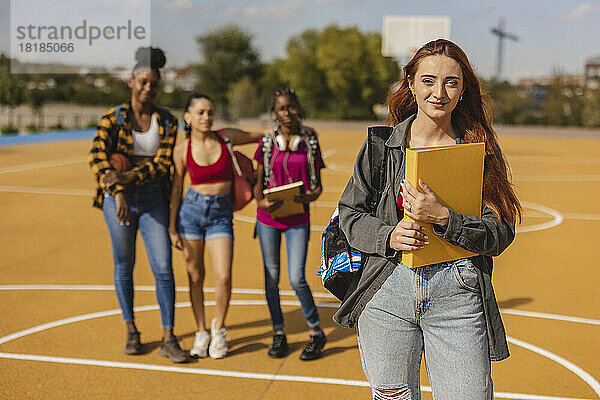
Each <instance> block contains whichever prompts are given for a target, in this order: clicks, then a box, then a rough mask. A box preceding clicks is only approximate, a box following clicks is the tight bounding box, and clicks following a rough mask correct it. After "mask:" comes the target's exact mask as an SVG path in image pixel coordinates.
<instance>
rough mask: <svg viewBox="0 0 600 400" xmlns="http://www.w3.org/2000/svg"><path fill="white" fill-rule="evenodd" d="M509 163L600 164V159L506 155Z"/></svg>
mask: <svg viewBox="0 0 600 400" xmlns="http://www.w3.org/2000/svg"><path fill="white" fill-rule="evenodd" d="M506 156H507V157H508V159H509V161H511V162H512V161H526V162H532V161H533V162H543V163H556V164H565V163H569V164H586V165H589V164H600V159H599V158H596V157H577V158H574V157H573V158H569V157H560V156H525V155H510V154H507V155H506Z"/></svg>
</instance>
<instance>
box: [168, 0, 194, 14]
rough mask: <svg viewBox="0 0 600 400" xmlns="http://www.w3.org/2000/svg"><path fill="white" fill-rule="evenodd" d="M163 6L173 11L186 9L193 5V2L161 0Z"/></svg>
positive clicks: (188, 0) (189, 0)
mask: <svg viewBox="0 0 600 400" xmlns="http://www.w3.org/2000/svg"><path fill="white" fill-rule="evenodd" d="M163 7H164V8H165V9H166V10H169V11H174V12H179V11H188V10H191V9H192V8H193V7H194V3H193V2H192V0H170V1H165V2H163Z"/></svg>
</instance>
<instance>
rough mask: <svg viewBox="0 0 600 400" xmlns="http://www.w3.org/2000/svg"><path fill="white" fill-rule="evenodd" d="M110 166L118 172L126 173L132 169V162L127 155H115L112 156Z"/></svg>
mask: <svg viewBox="0 0 600 400" xmlns="http://www.w3.org/2000/svg"><path fill="white" fill-rule="evenodd" d="M110 165H111V166H112V167H113V168H114V169H115V170H116V171H118V172H124V171H127V170H129V169H131V162H130V161H129V158H127V156H126V155H124V154H121V153H113V154H111V156H110Z"/></svg>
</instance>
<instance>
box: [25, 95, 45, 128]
mask: <svg viewBox="0 0 600 400" xmlns="http://www.w3.org/2000/svg"><path fill="white" fill-rule="evenodd" d="M47 98H48V93H47V92H46V91H45V90H41V89H38V88H35V89H31V90H30V91H29V96H28V98H27V101H28V103H29V105H30V106H31V108H32V109H33V112H34V113H35V114H36V115H37V120H38V122H37V127H38V128H39V129H42V128H43V125H44V124H43V122H42V121H43V115H42V107H43V106H44V104H45V103H46V101H47Z"/></svg>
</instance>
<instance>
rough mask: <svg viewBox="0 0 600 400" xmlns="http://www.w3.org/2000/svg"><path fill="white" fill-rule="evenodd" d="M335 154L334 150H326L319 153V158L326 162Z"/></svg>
mask: <svg viewBox="0 0 600 400" xmlns="http://www.w3.org/2000/svg"><path fill="white" fill-rule="evenodd" d="M336 154H337V151H336V150H335V149H327V150H324V151H322V152H321V158H322V159H323V160H327V159H328V158H329V157H331V156H334V155H336Z"/></svg>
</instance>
